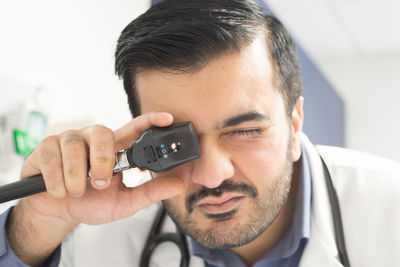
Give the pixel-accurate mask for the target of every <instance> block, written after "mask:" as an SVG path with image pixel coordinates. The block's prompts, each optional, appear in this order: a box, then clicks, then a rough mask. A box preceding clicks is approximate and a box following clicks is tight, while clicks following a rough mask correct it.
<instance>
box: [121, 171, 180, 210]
mask: <svg viewBox="0 0 400 267" xmlns="http://www.w3.org/2000/svg"><path fill="white" fill-rule="evenodd" d="M184 191H185V184H184V182H183V181H182V179H179V178H176V177H162V178H159V179H158V178H155V179H152V180H150V181H148V182H146V183H144V184H141V185H139V186H137V187H132V188H127V187H125V188H124V190H122V191H120V193H119V197H120V199H119V203H118V204H117V205H116V206H117V207H119V208H121V209H123V211H121V212H122V214H123V215H122V216H123V217H128V216H131V215H132V214H134V213H136V212H137V211H139V210H141V209H143V208H144V207H147V206H149V205H151V204H154V203H157V202H159V201H161V200H165V199H169V198H172V197H174V196H177V195H179V194H182V193H183V192H184Z"/></svg>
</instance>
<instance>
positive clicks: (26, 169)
mask: <svg viewBox="0 0 400 267" xmlns="http://www.w3.org/2000/svg"><path fill="white" fill-rule="evenodd" d="M38 173H41V174H42V176H43V180H44V182H45V185H46V190H47V192H48V193H49V194H50V195H51V196H53V197H55V198H64V197H65V196H66V190H65V185H64V175H63V166H62V159H61V151H60V144H59V138H58V136H49V137H46V138H45V139H44V140H43V141H42V142H41V143H40V144H39V146H38V147H37V148H36V149H35V150H34V151H33V152H32V154H31V155H30V156H29V157H28V158H27V160H26V161H25V164H24V166H23V168H22V172H21V177H22V178H26V177H29V176H32V175H34V174H38Z"/></svg>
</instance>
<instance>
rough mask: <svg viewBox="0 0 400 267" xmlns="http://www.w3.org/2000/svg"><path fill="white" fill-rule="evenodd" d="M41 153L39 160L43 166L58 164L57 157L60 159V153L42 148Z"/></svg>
mask: <svg viewBox="0 0 400 267" xmlns="http://www.w3.org/2000/svg"><path fill="white" fill-rule="evenodd" d="M38 153H39V160H40V164H41V165H42V166H45V167H46V166H47V167H48V166H51V165H54V164H56V165H58V164H57V159H59V153H57V152H55V151H53V150H49V149H42V150H40V152H38Z"/></svg>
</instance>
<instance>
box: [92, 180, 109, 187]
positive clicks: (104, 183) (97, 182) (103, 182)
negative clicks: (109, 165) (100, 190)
mask: <svg viewBox="0 0 400 267" xmlns="http://www.w3.org/2000/svg"><path fill="white" fill-rule="evenodd" d="M94 183H95V184H96V185H98V186H104V185H106V184H107V182H106V181H105V180H94Z"/></svg>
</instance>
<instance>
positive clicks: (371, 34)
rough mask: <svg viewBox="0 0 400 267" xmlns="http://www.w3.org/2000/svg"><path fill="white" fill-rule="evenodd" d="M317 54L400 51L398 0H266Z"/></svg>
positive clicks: (328, 55)
mask: <svg viewBox="0 0 400 267" xmlns="http://www.w3.org/2000/svg"><path fill="white" fill-rule="evenodd" d="M266 2H267V4H268V5H269V7H270V8H271V9H272V10H273V12H274V13H275V15H276V16H278V17H279V18H280V20H281V21H282V22H283V23H284V24H285V25H286V26H287V27H288V28H289V29H290V31H291V32H292V34H293V35H294V36H295V37H296V39H297V40H298V41H299V42H300V43H301V45H302V46H303V48H305V49H306V51H307V52H308V53H310V54H312V55H313V56H315V57H324V58H326V57H335V56H338V55H348V54H350V55H361V56H363V55H365V54H371V53H374V54H375V53H376V54H381V53H399V52H400V15H399V10H400V1H398V0H396V1H395V0H322V1H321V0H266Z"/></svg>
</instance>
